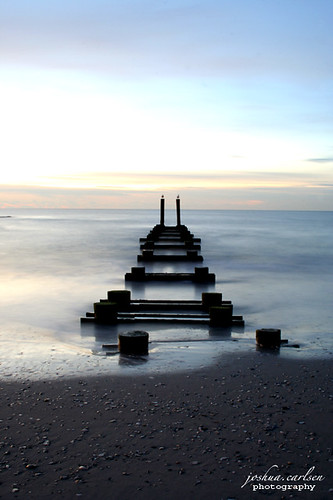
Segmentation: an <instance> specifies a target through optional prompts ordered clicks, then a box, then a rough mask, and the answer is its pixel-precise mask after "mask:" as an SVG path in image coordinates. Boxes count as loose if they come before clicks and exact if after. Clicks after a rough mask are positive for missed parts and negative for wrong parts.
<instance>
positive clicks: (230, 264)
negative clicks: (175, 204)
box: [0, 210, 333, 353]
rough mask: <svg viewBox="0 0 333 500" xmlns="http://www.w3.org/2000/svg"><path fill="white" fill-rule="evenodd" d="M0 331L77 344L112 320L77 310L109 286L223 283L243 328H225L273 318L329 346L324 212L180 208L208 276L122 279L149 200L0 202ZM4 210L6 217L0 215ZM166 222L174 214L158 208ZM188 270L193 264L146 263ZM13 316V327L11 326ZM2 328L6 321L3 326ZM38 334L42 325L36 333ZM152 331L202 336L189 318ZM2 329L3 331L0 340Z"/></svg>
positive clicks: (330, 280) (86, 343) (250, 329)
mask: <svg viewBox="0 0 333 500" xmlns="http://www.w3.org/2000/svg"><path fill="white" fill-rule="evenodd" d="M0 215H1V218H0V235H1V238H0V255H1V259H0V271H1V282H0V287H1V320H2V325H3V327H2V334H3V335H5V334H6V331H8V332H10V333H8V335H7V341H9V337H10V340H11V341H15V335H17V336H18V338H19V339H20V342H22V339H23V341H24V339H27V340H28V339H29V336H30V335H32V334H33V335H36V332H37V334H38V332H43V331H44V330H46V331H48V332H49V333H50V334H51V335H52V336H53V337H54V338H56V339H59V340H61V341H64V342H67V343H69V344H71V345H73V346H74V347H75V346H78V347H80V348H87V349H94V348H98V346H100V343H101V341H104V340H109V341H113V340H115V339H116V336H117V331H118V330H117V329H113V330H112V331H110V329H103V328H102V329H101V328H99V329H97V328H96V327H94V326H89V325H88V326H85V327H83V326H82V327H81V325H80V321H79V318H80V317H81V316H84V315H85V312H86V311H91V310H92V309H93V302H96V301H98V300H99V299H100V298H105V297H106V293H107V291H108V290H112V289H123V288H127V289H131V290H132V296H133V297H135V298H189V299H191V298H200V297H201V293H202V291H214V290H216V291H222V293H223V298H224V299H225V300H232V302H233V304H234V314H241V315H243V316H244V319H245V328H244V329H242V330H237V329H235V330H233V331H232V332H231V333H230V337H231V338H235V339H238V340H240V341H241V340H242V339H252V340H253V338H254V332H255V330H256V329H257V328H264V327H272V328H275V327H277V328H281V329H282V336H283V337H285V338H288V339H289V341H292V342H300V343H301V344H302V347H303V350H304V351H306V350H309V349H312V350H313V349H316V352H323V353H327V352H329V351H330V349H331V348H332V324H333V317H332V316H333V313H332V285H333V258H332V254H333V250H332V248H333V212H288V211H280V212H274V211H267V212H265V211H186V210H184V211H183V212H182V223H183V224H186V225H187V226H188V228H189V229H190V230H191V231H192V233H194V235H195V236H198V237H200V238H201V239H202V255H203V256H204V259H205V260H204V264H203V265H205V266H208V267H209V269H210V271H211V272H214V273H215V274H216V277H217V282H216V284H215V285H208V286H204V287H200V286H194V285H193V284H190V283H183V284H177V285H171V284H169V285H166V284H161V283H160V284H159V283H151V284H145V285H141V284H132V285H130V284H129V283H126V284H125V281H124V274H125V273H126V272H128V271H129V270H130V268H131V267H132V266H135V265H137V261H136V256H137V254H138V253H139V238H140V237H143V236H146V234H147V233H148V232H149V230H150V229H151V227H152V226H154V225H155V224H156V223H158V222H159V214H158V211H157V210H156V211H155V210H137V211H134V210H2V211H0ZM5 216H10V217H8V218H7V217H5ZM166 223H167V224H168V225H173V224H174V223H175V214H174V212H168V211H167V212H166ZM146 267H147V270H148V271H150V270H155V271H173V270H179V271H181V270H183V271H192V270H193V264H189V263H188V264H178V265H161V264H159V265H158V264H152V265H150V266H149V265H148V266H146ZM10 325H15V328H13V327H10ZM6 328H7V330H6ZM40 334H41V335H42V333H40ZM152 336H153V338H154V339H183V338H189V337H191V338H203V337H205V336H209V332H208V333H207V331H203V330H200V329H195V328H189V329H188V328H187V329H185V330H184V328H183V329H181V331H180V330H179V329H178V330H174V329H172V328H166V327H163V328H158V327H154V328H153V329H152ZM3 339H4V337H3V336H2V340H3Z"/></svg>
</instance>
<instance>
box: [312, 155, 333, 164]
mask: <svg viewBox="0 0 333 500" xmlns="http://www.w3.org/2000/svg"><path fill="white" fill-rule="evenodd" d="M306 161H309V162H312V163H333V156H327V157H326V158H325V157H324V158H308V159H307V160H306Z"/></svg>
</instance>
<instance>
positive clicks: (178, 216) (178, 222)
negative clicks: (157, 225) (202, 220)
mask: <svg viewBox="0 0 333 500" xmlns="http://www.w3.org/2000/svg"><path fill="white" fill-rule="evenodd" d="M176 211H177V226H180V198H179V195H178V196H177V198H176Z"/></svg>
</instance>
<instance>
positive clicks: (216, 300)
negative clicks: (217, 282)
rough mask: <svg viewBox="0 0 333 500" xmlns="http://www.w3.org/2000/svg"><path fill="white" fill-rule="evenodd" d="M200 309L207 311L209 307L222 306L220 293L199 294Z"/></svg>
mask: <svg viewBox="0 0 333 500" xmlns="http://www.w3.org/2000/svg"><path fill="white" fill-rule="evenodd" d="M201 301H202V309H203V310H204V311H209V308H210V307H213V306H221V305H222V293H220V292H203V293H202V294H201Z"/></svg>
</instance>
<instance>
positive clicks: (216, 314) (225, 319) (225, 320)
mask: <svg viewBox="0 0 333 500" xmlns="http://www.w3.org/2000/svg"><path fill="white" fill-rule="evenodd" d="M232 311H233V306H232V304H227V305H222V306H212V307H210V308H209V324H210V325H211V326H231V325H232Z"/></svg>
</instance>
